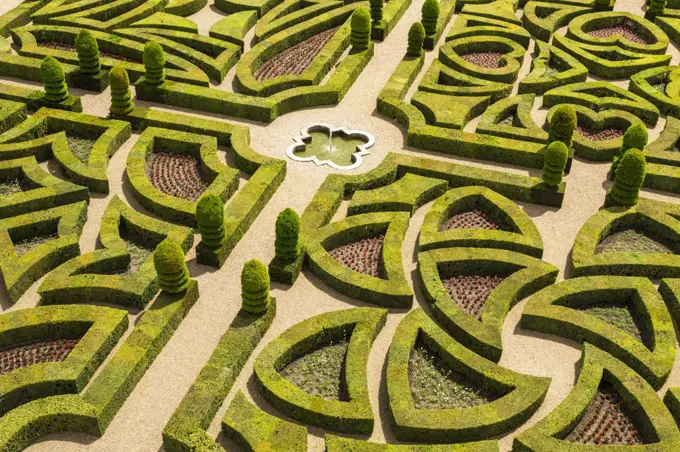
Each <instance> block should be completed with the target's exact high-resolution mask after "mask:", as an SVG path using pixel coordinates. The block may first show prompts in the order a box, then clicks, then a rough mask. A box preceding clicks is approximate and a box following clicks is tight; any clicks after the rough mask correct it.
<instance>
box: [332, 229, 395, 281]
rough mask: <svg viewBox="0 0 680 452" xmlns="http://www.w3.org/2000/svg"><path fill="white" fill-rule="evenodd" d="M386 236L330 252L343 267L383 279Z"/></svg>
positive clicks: (354, 243)
mask: <svg viewBox="0 0 680 452" xmlns="http://www.w3.org/2000/svg"><path fill="white" fill-rule="evenodd" d="M384 241H385V236H384V235H378V236H375V237H370V238H366V239H362V240H358V241H356V242H352V243H348V244H347V245H342V246H339V247H337V248H334V249H332V250H330V251H329V253H330V255H331V256H333V257H334V258H335V259H336V260H337V261H338V262H340V263H341V264H342V265H344V266H346V267H349V268H351V269H352V270H355V271H358V272H359V273H363V274H365V275H369V276H374V277H376V278H383V279H384V276H383V271H382V264H381V260H382V248H383V242H384Z"/></svg>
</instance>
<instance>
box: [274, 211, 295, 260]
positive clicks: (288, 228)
mask: <svg viewBox="0 0 680 452" xmlns="http://www.w3.org/2000/svg"><path fill="white" fill-rule="evenodd" d="M275 247H276V257H277V258H279V259H281V260H284V261H291V260H294V259H295V258H297V257H298V256H299V255H300V217H299V216H298V214H297V212H295V211H294V210H293V209H284V210H283V211H281V213H279V216H278V217H276V242H275Z"/></svg>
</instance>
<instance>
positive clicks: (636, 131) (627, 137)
mask: <svg viewBox="0 0 680 452" xmlns="http://www.w3.org/2000/svg"><path fill="white" fill-rule="evenodd" d="M647 143H649V132H648V131H647V127H646V126H645V125H644V124H642V123H638V124H633V125H632V126H630V127H628V129H626V132H625V133H624V134H623V144H622V146H621V149H619V153H618V155H616V156H615V157H614V161H613V162H612V174H614V173H615V172H616V168H617V167H618V166H619V162H620V161H621V159H622V158H623V156H624V155H625V153H626V152H627V151H628V150H629V149H644V148H645V147H646V146H647Z"/></svg>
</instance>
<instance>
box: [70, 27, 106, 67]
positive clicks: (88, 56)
mask: <svg viewBox="0 0 680 452" xmlns="http://www.w3.org/2000/svg"><path fill="white" fill-rule="evenodd" d="M76 51H77V52H78V62H79V63H80V72H81V73H83V74H96V73H98V72H99V71H100V70H101V68H102V65H101V61H100V60H99V44H97V40H96V39H95V38H94V36H92V33H91V32H90V31H89V30H86V29H82V30H80V33H78V36H77V37H76Z"/></svg>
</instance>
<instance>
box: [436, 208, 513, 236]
mask: <svg viewBox="0 0 680 452" xmlns="http://www.w3.org/2000/svg"><path fill="white" fill-rule="evenodd" d="M449 229H493V230H501V229H503V228H502V227H501V225H499V224H498V223H496V222H495V221H493V220H492V219H491V218H489V216H488V215H487V214H486V213H484V212H482V211H481V210H470V211H468V212H461V213H457V214H455V215H453V216H452V217H451V218H449V219H448V220H446V222H445V223H444V225H443V226H442V229H441V230H442V231H448V230H449Z"/></svg>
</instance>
